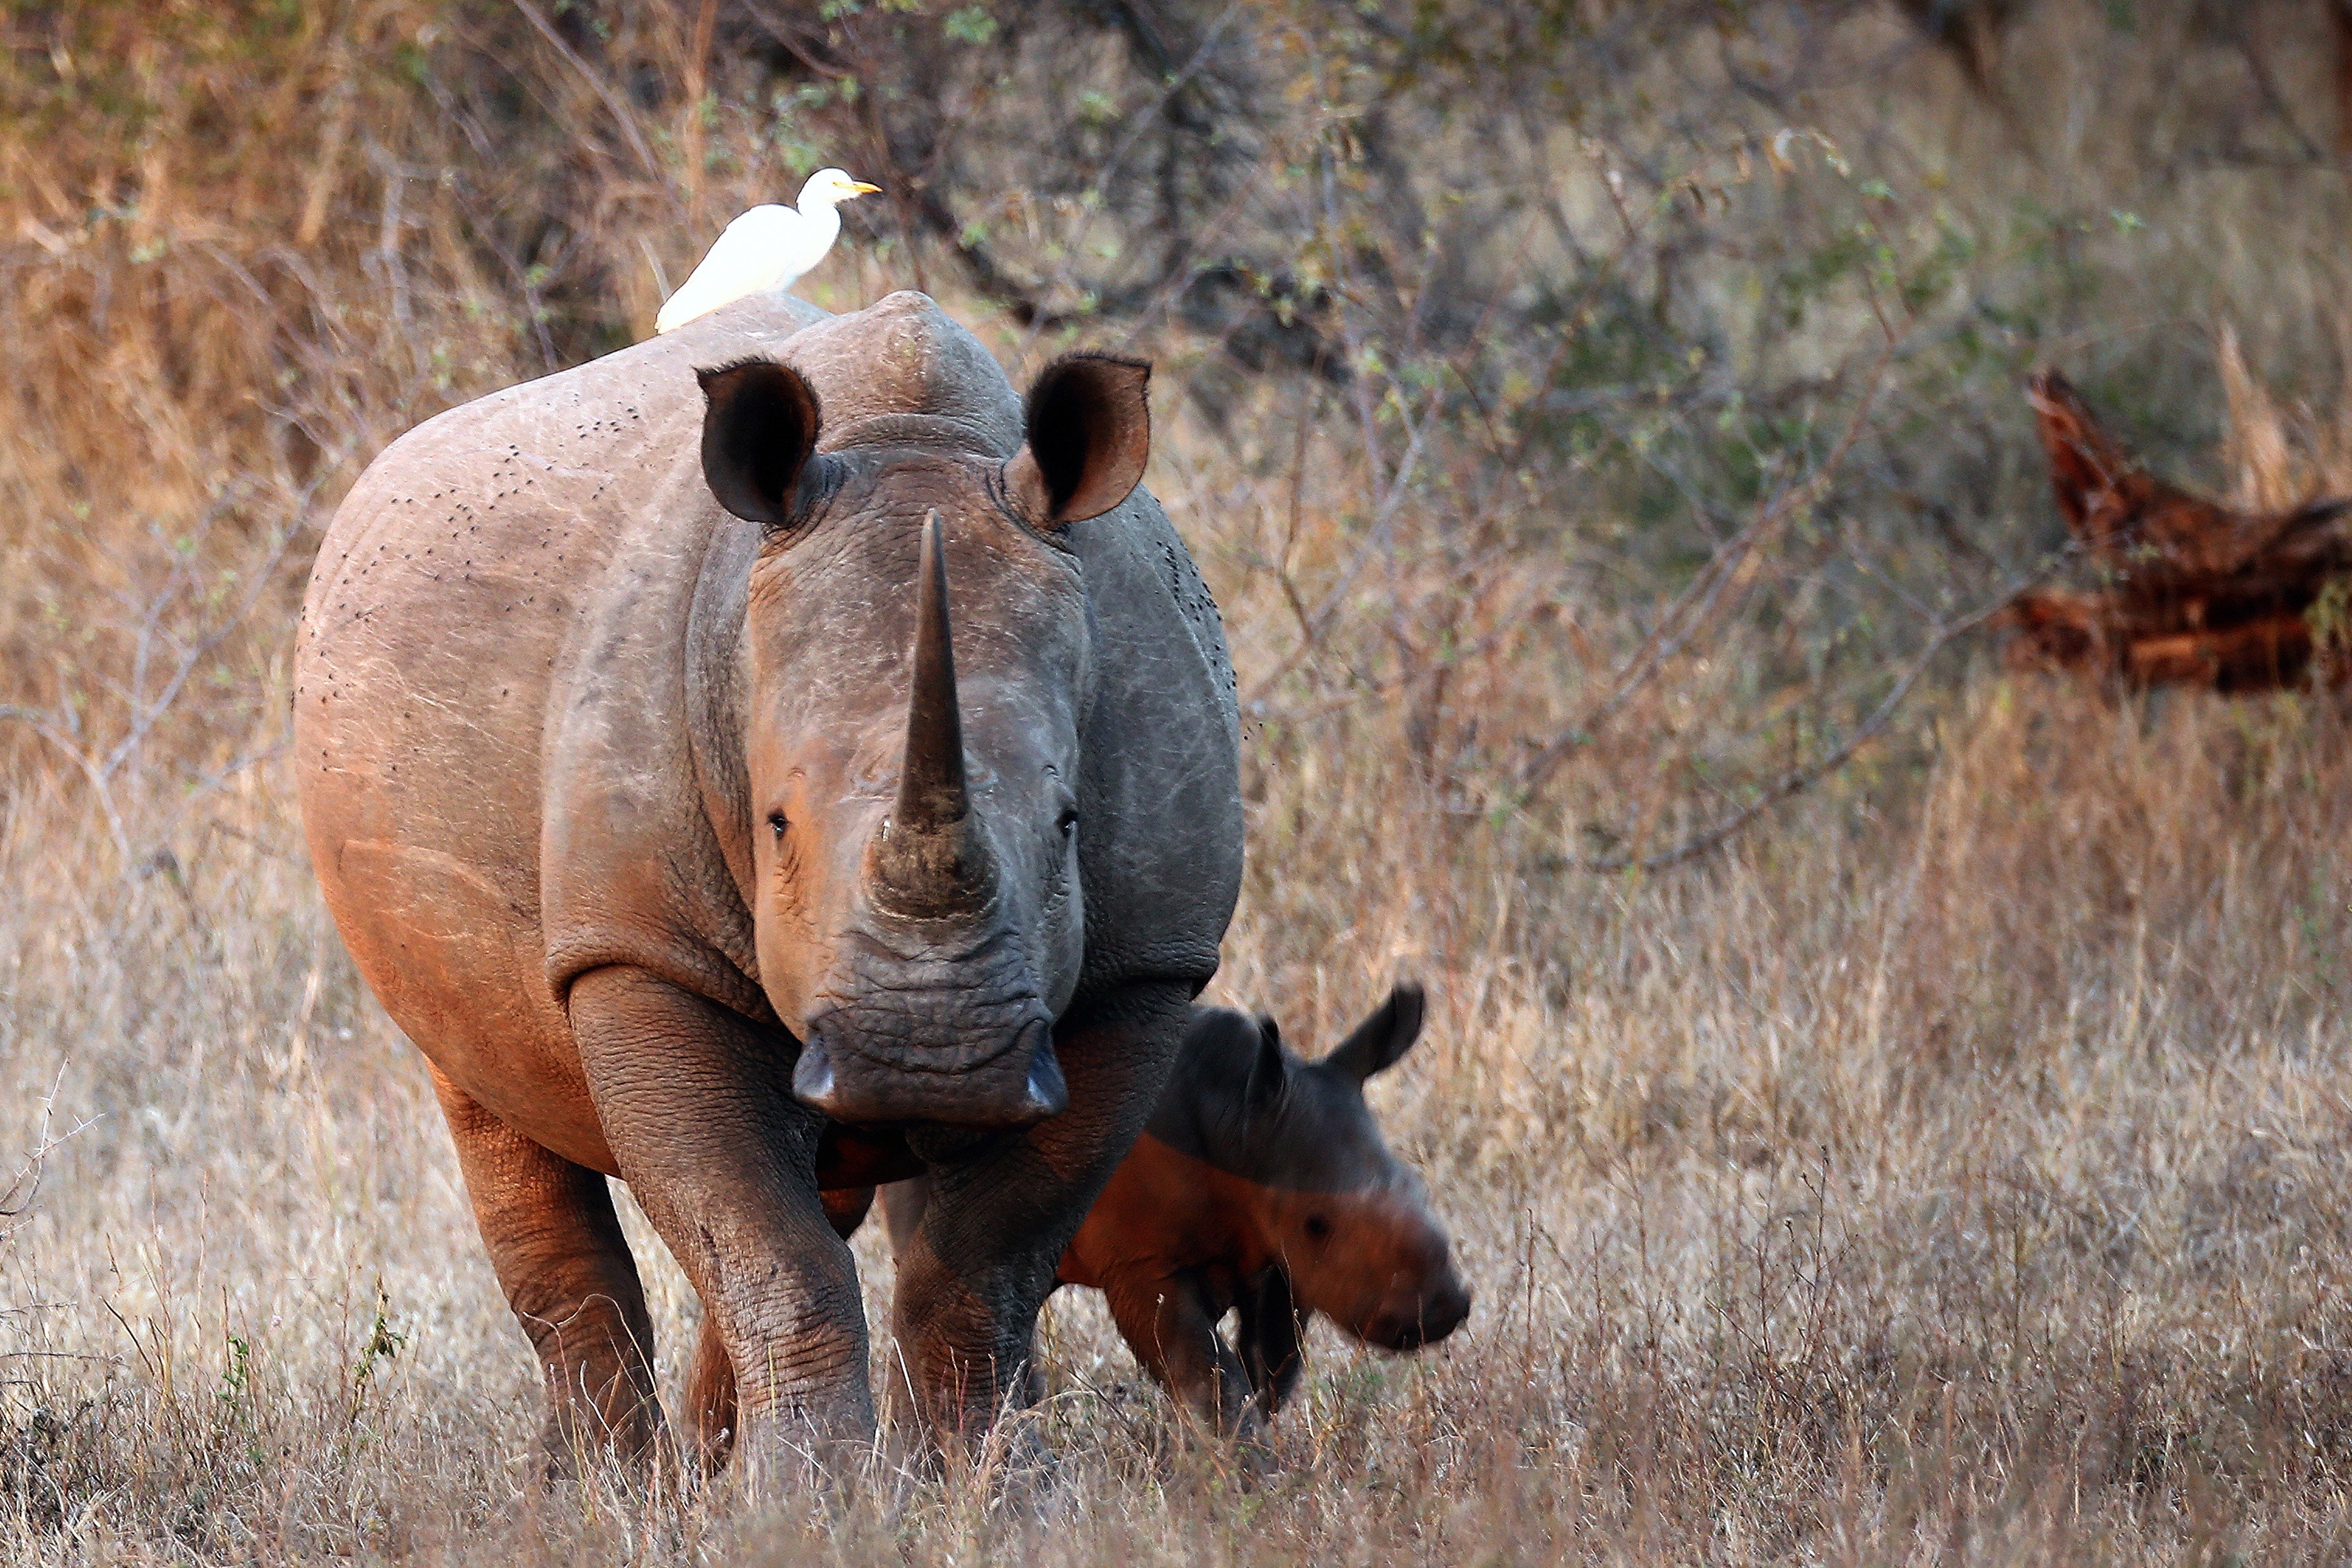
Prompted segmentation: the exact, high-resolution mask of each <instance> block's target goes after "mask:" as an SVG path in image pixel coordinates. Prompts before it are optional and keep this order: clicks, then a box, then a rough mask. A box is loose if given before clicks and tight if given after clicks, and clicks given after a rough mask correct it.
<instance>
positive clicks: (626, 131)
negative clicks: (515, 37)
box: [515, 0, 662, 180]
mask: <svg viewBox="0 0 2352 1568" xmlns="http://www.w3.org/2000/svg"><path fill="white" fill-rule="evenodd" d="M515 9H516V10H518V11H520V12H521V13H522V14H523V16H525V17H527V18H529V20H530V25H531V26H534V27H536V28H538V29H539V35H540V37H543V38H545V39H546V40H547V41H548V42H549V43H551V44H552V45H554V46H555V52H556V53H557V54H559V55H561V56H562V57H563V61H564V63H565V64H566V65H569V66H570V67H571V68H572V69H573V70H575V71H578V72H579V73H580V79H581V80H583V81H584V82H586V83H587V84H588V86H589V89H590V90H592V91H593V92H594V93H595V95H596V96H597V97H598V98H600V99H602V100H604V107H605V109H606V110H609V111H610V112H611V114H612V116H613V122H614V124H615V125H618V126H619V127H620V128H621V134H622V135H623V136H625V137H626V138H628V142H629V146H630V148H631V150H632V151H634V152H635V153H636V155H637V157H638V158H639V159H640V160H641V161H642V162H643V163H645V166H646V174H651V175H652V176H653V177H654V178H655V179H656V180H658V179H660V178H661V174H662V168H661V163H659V162H658V161H657V160H656V158H655V157H654V150H653V149H652V148H651V147H648V146H646V139H645V137H644V136H643V135H642V134H641V133H640V132H638V130H637V118H636V116H635V115H634V114H632V113H630V112H629V106H628V105H627V104H625V103H624V102H622V101H621V99H620V95H619V94H617V93H615V92H614V90H613V89H612V86H611V84H610V83H608V82H606V81H605V80H604V78H603V77H601V76H598V75H597V74H596V73H595V72H594V71H593V70H591V69H590V68H589V67H588V62H587V61H586V60H583V59H582V58H580V57H579V55H578V54H576V53H575V52H573V50H572V46H571V45H570V44H567V43H565V42H564V41H563V35H562V34H561V33H559V32H557V31H556V30H555V29H554V28H553V27H552V26H549V24H548V20H547V18H546V17H545V16H541V15H540V10H539V7H538V6H536V5H532V4H531V3H530V0H515Z"/></svg>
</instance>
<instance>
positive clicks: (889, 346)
mask: <svg viewBox="0 0 2352 1568" xmlns="http://www.w3.org/2000/svg"><path fill="white" fill-rule="evenodd" d="M783 357H784V359H785V360H786V361H787V362H788V363H790V364H791V365H792V366H793V368H794V369H795V370H797V371H799V372H800V373H801V374H803V375H805V376H807V377H808V378H809V381H810V382H811V383H812V384H814V386H815V387H816V394H817V401H818V402H819V404H820V405H823V407H824V436H823V437H821V438H820V440H819V442H818V445H819V446H820V447H824V448H825V449H827V450H830V449H833V448H836V447H845V446H854V445H856V444H857V443H858V442H859V441H860V439H861V438H863V437H864V436H865V434H866V430H867V428H868V427H875V428H878V429H879V430H881V431H884V432H887V431H889V430H891V429H893V428H896V427H897V426H895V425H894V423H893V417H894V416H902V415H921V416H929V419H930V420H931V421H933V422H937V423H944V424H945V425H948V426H954V427H956V428H957V429H958V430H959V431H960V433H961V439H963V440H964V441H965V442H967V443H968V444H970V445H971V446H972V447H974V448H976V449H978V450H981V451H985V452H989V453H992V454H993V455H995V456H997V457H1000V458H1009V457H1011V456H1012V455H1013V452H1014V451H1016V450H1017V449H1018V448H1019V447H1020V445H1021V439H1022V418H1021V398H1020V396H1019V395H1018V394H1016V393H1015V392H1014V391H1013V383H1012V382H1011V381H1010V380H1008V379H1007V378H1006V376H1005V374H1004V367H1003V366H1002V365H1000V364H998V363H996V358H995V356H994V355H992V354H991V353H989V352H988V349H987V347H986V345H984V344H983V343H982V342H981V341H980V340H979V339H978V338H977V337H974V336H973V335H972V333H971V330H970V329H969V328H967V327H965V326H964V325H963V324H962V323H961V322H960V321H956V320H955V318H953V317H952V316H950V315H949V314H948V313H947V312H946V311H944V310H940V308H939V306H938V305H937V304H936V303H934V302H933V301H932V300H931V299H930V298H929V296H928V295H924V294H918V293H916V292H914V291H913V290H912V289H902V290H900V291H899V292H898V293H896V294H890V295H887V296H885V297H884V298H882V299H880V300H876V301H875V302H874V303H873V304H871V305H869V306H867V307H866V309H865V310H857V311H853V312H851V313H850V314H847V315H842V316H835V317H832V318H830V319H829V320H827V321H821V322H818V323H817V324H815V325H814V326H812V327H810V328H809V329H808V330H807V331H803V332H801V333H800V334H799V335H797V336H796V337H794V338H793V341H792V344H791V346H790V347H789V348H788V349H787V350H786V352H785V353H784V356H783ZM934 428H936V424H935V425H934Z"/></svg>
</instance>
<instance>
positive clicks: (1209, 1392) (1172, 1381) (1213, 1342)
mask: <svg viewBox="0 0 2352 1568" xmlns="http://www.w3.org/2000/svg"><path fill="white" fill-rule="evenodd" d="M1103 1293H1104V1294H1105V1295H1106V1296H1107V1297H1108V1298H1109V1300H1110V1315H1111V1321H1113V1322H1115V1323H1117V1324H1118V1331H1119V1337H1120V1338H1122V1339H1124V1340H1126V1341H1127V1344H1128V1348H1129V1350H1131V1351H1133V1352H1135V1359H1136V1360H1138V1361H1139V1362H1141V1363H1143V1370H1144V1371H1146V1372H1148V1373H1150V1374H1151V1375H1152V1376H1153V1377H1155V1378H1157V1379H1158V1380H1159V1381H1160V1385H1161V1386H1162V1387H1164V1388H1166V1389H1167V1390H1168V1392H1169V1393H1171V1394H1174V1395H1175V1396H1176V1398H1177V1400H1178V1401H1179V1402H1180V1403H1181V1404H1182V1405H1183V1406H1184V1408H1186V1409H1187V1410H1189V1411H1191V1412H1192V1415H1194V1416H1196V1417H1197V1418H1198V1419H1199V1420H1200V1422H1201V1423H1202V1425H1203V1426H1206V1427H1208V1428H1209V1430H1211V1431H1213V1432H1217V1433H1221V1434H1227V1435H1230V1434H1232V1433H1234V1432H1238V1431H1242V1430H1244V1429H1245V1428H1246V1427H1247V1426H1250V1425H1252V1424H1253V1421H1252V1416H1253V1407H1252V1405H1251V1394H1250V1378H1249V1373H1248V1372H1247V1371H1246V1370H1245V1369H1244V1367H1243V1365H1242V1363H1241V1360H1240V1358H1239V1357H1237V1356H1235V1355H1234V1352H1232V1351H1231V1350H1229V1349H1227V1348H1226V1345H1225V1342H1224V1341H1223V1339H1222V1338H1221V1337H1219V1335H1218V1333H1217V1318H1218V1316H1220V1315H1221V1314H1218V1313H1217V1312H1215V1310H1213V1307H1212V1305H1211V1303H1210V1302H1209V1300H1208V1298H1207V1293H1206V1292H1205V1291H1204V1290H1203V1289H1202V1288H1201V1282H1200V1281H1199V1280H1198V1279H1193V1278H1192V1277H1191V1276H1189V1275H1186V1274H1181V1273H1180V1274H1173V1275H1166V1276H1161V1277H1158V1278H1150V1277H1143V1276H1137V1275H1121V1276H1118V1277H1116V1278H1113V1279H1106V1280H1105V1281H1104V1282H1103Z"/></svg>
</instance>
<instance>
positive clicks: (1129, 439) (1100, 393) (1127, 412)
mask: <svg viewBox="0 0 2352 1568" xmlns="http://www.w3.org/2000/svg"><path fill="white" fill-rule="evenodd" d="M1150 381H1151V367H1150V365H1148V364H1144V363H1140V362H1139V361H1137V360H1131V359H1116V358H1113V357H1112V356H1111V355H1109V354H1092V353H1081V354H1064V355H1063V356H1062V357H1061V358H1060V359H1057V360H1055V362H1054V363H1052V364H1049V365H1047V366H1046V367H1045V374H1043V375H1041V376H1039V377H1038V378H1037V384H1035V385H1034V386H1033V387H1031V388H1030V389H1029V407H1028V437H1029V438H1028V442H1027V444H1026V445H1024V447H1022V448H1021V450H1020V451H1018V452H1016V453H1014V454H1013V458H1012V459H1011V460H1010V461H1009V462H1007V463H1006V464H1005V465H1004V488H1005V489H1006V490H1007V491H1009V492H1010V493H1011V495H1012V498H1013V504H1014V505H1016V506H1017V507H1019V508H1020V510H1022V512H1023V513H1024V515H1025V516H1026V517H1027V518H1028V519H1029V521H1032V522H1034V523H1035V524H1036V525H1037V526H1038V527H1040V528H1059V527H1061V526H1062V524H1064V523H1066V522H1084V521H1086V520H1087V519H1088V518H1090V517H1100V516H1101V515H1102V514H1103V513H1105V512H1107V511H1108V510H1110V509H1111V508H1113V507H1115V506H1117V505H1118V503H1119V502H1121V501H1123V500H1126V499H1127V498H1128V493H1129V491H1131V490H1133V489H1135V487H1136V486H1137V485H1138V484H1139V483H1140V482H1141V481H1142V479H1143V465H1144V463H1145V462H1146V461H1147V460H1149V459H1150V456H1151V406H1150V403H1149V402H1148V401H1147V399H1146V398H1145V396H1144V389H1145V387H1146V386H1148V385H1149V384H1150Z"/></svg>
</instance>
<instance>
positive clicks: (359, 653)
mask: <svg viewBox="0 0 2352 1568" xmlns="http://www.w3.org/2000/svg"><path fill="white" fill-rule="evenodd" d="M816 319H821V313H820V312H817V311H815V310H814V309H813V308H812V307H808V306H804V305H802V304H801V303H800V302H799V301H795V300H781V301H765V300H762V301H750V300H747V301H745V302H743V303H742V304H741V305H740V306H738V307H736V308H734V309H730V310H727V311H723V312H719V313H717V314H715V315H713V316H711V317H709V318H706V319H705V321H702V322H698V323H696V325H695V326H694V327H693V328H689V329H688V330H685V331H679V332H677V333H673V334H670V335H668V336H665V337H662V338H657V339H655V340H652V341H650V342H644V343H640V344H637V345H635V346H634V347H632V348H629V349H625V350H623V351H621V352H619V353H614V354H611V355H608V356H606V357H605V358H604V359H601V360H596V361H593V362H592V363H588V364H585V365H582V366H579V367H577V368H576V369H573V370H570V371H566V372H563V373H562V374H557V375H552V376H549V377H546V378H544V379H542V380H540V381H536V382H530V383H527V384H522V385H520V386H515V387H510V388H508V389H507V390H505V391H502V392H499V393H496V394H493V395H490V396H488V397H484V398H481V399H478V400H477V401H475V402H473V403H469V404H467V405H463V406H461V407H458V408H454V409H451V410H449V411H448V412H446V413H445V414H442V415H440V416H436V418H434V419H431V420H428V421H427V422H425V424H423V425H421V426H417V427H416V428H415V430H412V431H410V432H409V433H408V434H407V435H405V436H403V437H401V438H400V439H399V440H397V441H395V442H394V443H393V444H392V446H390V447H387V448H386V449H385V450H384V452H383V454H382V455H381V456H379V457H378V458H376V460H375V461H374V462H373V464H372V465H370V467H369V468H368V470H367V472H366V473H365V474H363V475H362V477H361V479H360V480H359V482H358V483H357V484H356V485H355V486H354V487H353V488H352V492H351V494H350V495H349V496H348V497H347V498H346V499H345V500H344V502H343V504H342V506H341V508H340V509H339V510H337V512H336V514H335V518H334V521H332V523H331V525H330V526H329V529H328V531H327V537H326V540H325V541H324V542H323V544H322V545H321V547H320V552H319V557H318V562H317V564H316V565H315V567H314V568H313V570H312V574H311V579H310V593H309V595H308V598H307V600H306V603H305V605H304V608H303V618H302V630H301V636H300V638H299V643H298V648H297V655H296V666H295V679H296V685H297V690H296V696H295V741H296V753H295V769H296V777H297V785H298V790H299V795H300V797H301V802H302V810H303V817H304V824H305V827H306V830H307V832H308V834H309V836H310V847H311V855H312V859H313V861H314V863H315V865H316V867H317V868H318V872H319V877H320V884H321V886H322V888H323V889H325V892H326V896H327V899H328V902H329V905H330V907H331V909H332V910H333V911H334V914H335V917H336V921H337V924H338V925H339V927H340V928H341V931H342V932H343V935H344V940H345V942H346V944H347V945H348V946H349V947H350V948H351V950H352V956H353V958H354V959H355V960H356V961H357V962H358V963H359V965H360V967H361V969H362V973H365V974H366V975H367V977H368V980H369V982H370V984H372V985H373V987H374V989H375V991H376V993H377V994H378V996H379V997H381V998H382V1000H383V1003H384V1005H385V1007H386V1009H387V1010H388V1011H389V1012H390V1013H391V1014H392V1016H393V1017H394V1020H395V1021H396V1022H398V1023H399V1024H400V1026H402V1028H403V1029H404V1030H405V1031H406V1032H407V1033H408V1035H409V1037H411V1038H412V1039H414V1040H415V1042H416V1043H417V1044H418V1046H419V1047H422V1048H423V1049H424V1050H425V1053H426V1054H427V1055H428V1056H429V1057H431V1058H433V1060H434V1061H435V1063H436V1066H437V1067H439V1068H441V1070H442V1071H443V1072H444V1073H445V1074H446V1075H447V1076H448V1077H449V1078H451V1079H453V1080H455V1081H456V1082H457V1084H458V1085H459V1086H460V1087H462V1088H464V1089H467V1091H468V1092H469V1093H471V1094H473V1095H474V1097H475V1098H476V1099H478V1100H482V1101H483V1102H484V1103H485V1104H488V1105H489V1106H490V1107H491V1108H492V1109H493V1110H498V1111H499V1112H500V1113H501V1114H502V1115H504V1116H506V1117H507V1119H508V1120H509V1121H514V1122H516V1123H517V1124H518V1125H521V1126H524V1128H525V1130H526V1131H530V1132H532V1133H533V1135H534V1136H538V1137H540V1138H541V1141H542V1142H547V1143H548V1144H549V1145H550V1146H551V1147H554V1148H556V1149H558V1151H559V1152H563V1153H565V1154H566V1155H567V1156H569V1157H571V1158H573V1159H577V1160H581V1161H582V1162H583V1163H591V1164H598V1165H603V1166H604V1167H606V1168H609V1167H610V1156H609V1154H608V1153H606V1152H605V1151H604V1143H603V1139H602V1136H601V1134H599V1133H598V1132H596V1131H595V1123H594V1118H593V1113H592V1112H591V1111H590V1110H589V1107H588V1102H587V1098H586V1095H585V1092H584V1089H583V1087H582V1085H581V1081H580V1076H579V1071H578V1067H577V1059H576V1055H575V1053H574V1050H573V1047H572V1040H571V1035H570V1030H569V1026H568V1023H567V1021H566V1019H565V1016H564V1014H563V1010H562V1005H560V1001H559V999H558V998H557V996H556V994H555V992H554V988H553V986H552V984H551V981H550V979H549V974H548V962H547V949H546V936H545V932H544V931H543V929H542V924H541V889H542V877H541V855H540V847H541V837H542V829H543V826H544V816H545V805H546V801H545V793H546V788H547V759H548V757H549V755H550V737H551V733H552V732H553V731H555V730H556V729H557V728H558V727H560V726H561V725H562V723H563V722H564V721H565V719H566V715H567V714H568V713H569V712H570V711H572V710H574V709H576V708H577V707H578V706H579V705H580V703H581V700H582V692H581V690H580V687H581V685H582V683H583V680H584V681H586V682H588V683H589V684H590V685H592V686H593V685H596V684H599V683H606V684H609V683H610V682H613V681H629V682H634V683H636V684H637V685H639V686H640V687H644V686H646V685H651V686H652V687H654V688H655V689H656V702H655V704H654V706H655V707H656V708H657V707H659V703H658V698H657V692H658V689H659V687H660V685H661V683H662V682H663V681H665V680H666V679H671V680H674V679H675V677H676V673H677V670H676V666H677V662H678V661H679V660H680V659H681V658H683V634H684V629H685V617H686V615H687V613H688V605H689V604H690V599H691V595H692V591H693V582H694V575H695V573H696V572H697V570H698V567H699V563H700V562H701V559H702V554H703V552H704V551H705V549H706V548H707V547H708V544H709V540H710V538H711V535H712V532H713V530H714V527H715V525H716V519H717V516H718V513H717V509H716V507H715V505H713V504H711V503H710V502H709V498H708V496H707V494H705V493H704V492H703V491H702V489H701V488H700V486H699V484H698V481H697V480H696V476H697V475H698V465H697V461H696V454H697V453H698V447H699V427H700V405H701V399H700V395H699V393H698V389H697V386H696V383H695V378H694V374H693V373H694V370H695V369H696V368H697V367H698V366H701V365H707V364H710V363H718V362H719V361H722V360H725V359H728V358H735V357H740V356H742V355H743V354H746V353H759V352H773V351H774V350H775V349H777V348H779V347H780V346H781V345H782V342H784V340H785V339H787V338H788V337H790V336H791V335H792V333H793V332H794V331H797V330H799V329H800V328H801V327H803V326H804V325H806V324H807V323H808V322H809V321H812V320H816ZM673 491H674V492H677V494H676V496H675V497H673V496H672V495H671V494H670V493H669V492H673ZM665 503H667V504H665ZM616 595H618V597H619V599H620V600H621V601H624V603H623V604H622V605H621V610H622V612H624V613H625V614H626V615H627V616H632V617H634V619H635V628H634V629H635V633H636V634H637V635H636V637H635V643H634V645H633V647H634V658H635V660H636V662H637V663H638V665H639V666H640V668H635V669H622V668H605V669H602V670H599V669H596V668H583V658H592V659H593V657H595V655H596V653H597V651H598V650H597V649H596V647H595V645H596V643H597V641H598V638H599V637H600V634H601V633H603V632H605V631H607V630H609V627H610V625H611V623H612V622H613V621H614V618H615V602H616ZM671 706H672V708H673V709H674V707H675V705H674V704H672V705H671ZM673 716H674V717H676V715H673ZM680 722H682V719H681V720H680ZM637 739H638V740H640V741H641V742H646V744H645V745H644V746H643V747H641V749H640V752H639V754H637V755H635V756H633V757H630V758H628V759H626V763H627V772H628V773H630V774H632V775H633V776H634V777H635V780H636V782H637V784H639V785H640V786H641V788H642V791H643V793H646V794H651V795H660V794H662V793H665V792H667V793H670V794H673V795H677V797H678V798H679V803H680V805H681V807H684V806H687V805H690V795H691V781H690V779H688V778H687V777H685V776H682V775H683V770H684V769H686V768H688V767H690V764H689V763H684V762H683V760H682V759H681V757H680V756H679V755H678V754H677V747H674V746H670V745H667V744H664V743H663V742H661V739H660V738H659V737H657V736H640V737H637ZM665 770H668V771H670V772H671V773H674V774H677V775H678V776H674V777H672V778H668V779H662V778H656V777H649V776H648V775H649V774H659V773H663V772H664V771H665ZM672 786H674V788H673V787H672Z"/></svg>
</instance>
